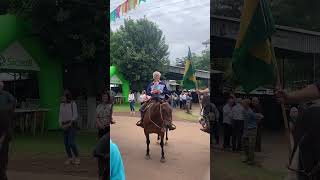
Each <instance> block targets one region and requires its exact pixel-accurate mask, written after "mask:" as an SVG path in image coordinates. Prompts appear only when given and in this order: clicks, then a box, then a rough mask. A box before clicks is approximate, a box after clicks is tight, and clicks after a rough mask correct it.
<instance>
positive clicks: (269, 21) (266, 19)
mask: <svg viewBox="0 0 320 180" xmlns="http://www.w3.org/2000/svg"><path fill="white" fill-rule="evenodd" d="M269 7H270V6H269V4H268V3H267V1H266V0H245V1H244V6H243V9H242V15H241V21H240V32H239V37H238V39H237V43H236V47H235V50H234V52H233V57H232V70H233V73H234V75H235V78H236V79H237V80H238V82H240V85H241V86H242V88H243V89H244V91H245V92H247V93H249V92H250V91H252V90H254V89H256V88H258V87H259V86H262V85H271V84H273V83H274V81H275V72H274V64H273V62H272V51H271V48H272V47H271V44H270V41H269V38H270V37H271V35H272V34H273V33H274V32H275V25H274V21H273V18H272V15H271V11H270V8H269Z"/></svg>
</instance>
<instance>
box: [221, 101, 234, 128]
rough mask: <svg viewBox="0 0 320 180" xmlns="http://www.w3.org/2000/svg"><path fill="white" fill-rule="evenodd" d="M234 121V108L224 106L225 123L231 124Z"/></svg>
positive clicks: (227, 105)
mask: <svg viewBox="0 0 320 180" xmlns="http://www.w3.org/2000/svg"><path fill="white" fill-rule="evenodd" d="M231 120H232V106H230V105H229V104H226V105H224V106H223V123H226V124H231Z"/></svg>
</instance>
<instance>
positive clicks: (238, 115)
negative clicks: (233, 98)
mask: <svg viewBox="0 0 320 180" xmlns="http://www.w3.org/2000/svg"><path fill="white" fill-rule="evenodd" d="M232 119H233V120H242V121H243V120H244V108H243V106H242V105H241V104H240V103H237V104H236V105H235V106H233V108H232Z"/></svg>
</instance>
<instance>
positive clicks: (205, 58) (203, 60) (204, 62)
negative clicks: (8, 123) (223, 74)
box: [192, 49, 210, 71]
mask: <svg viewBox="0 0 320 180" xmlns="http://www.w3.org/2000/svg"><path fill="white" fill-rule="evenodd" d="M192 61H193V62H194V67H195V68H196V69H199V70H205V71H209V70H210V49H206V50H204V51H202V52H201V54H200V56H197V55H195V56H193V58H192Z"/></svg>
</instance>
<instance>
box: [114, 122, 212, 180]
mask: <svg viewBox="0 0 320 180" xmlns="http://www.w3.org/2000/svg"><path fill="white" fill-rule="evenodd" d="M114 119H115V120H116V121H117V123H116V124H115V125H113V126H112V127H111V138H112V140H113V141H114V142H115V143H116V144H118V146H119V149H120V151H121V153H122V158H123V160H124V165H125V169H126V176H127V179H129V180H140V179H152V180H158V179H159V180H163V179H166V180H202V179H206V180H209V175H208V172H209V167H210V149H209V144H210V142H209V135H208V134H206V133H203V132H202V131H200V130H199V128H200V125H199V124H198V123H190V122H183V121H175V122H174V123H175V125H176V126H177V129H176V130H175V131H172V132H169V141H168V146H165V156H166V160H167V161H166V162H165V163H161V162H160V157H161V156H160V152H161V148H160V146H159V145H158V144H157V143H156V135H151V144H150V154H151V160H146V159H145V153H146V143H145V141H146V139H145V136H144V133H143V129H142V128H140V127H137V126H136V125H135V124H136V122H137V120H138V118H136V117H123V116H114Z"/></svg>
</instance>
